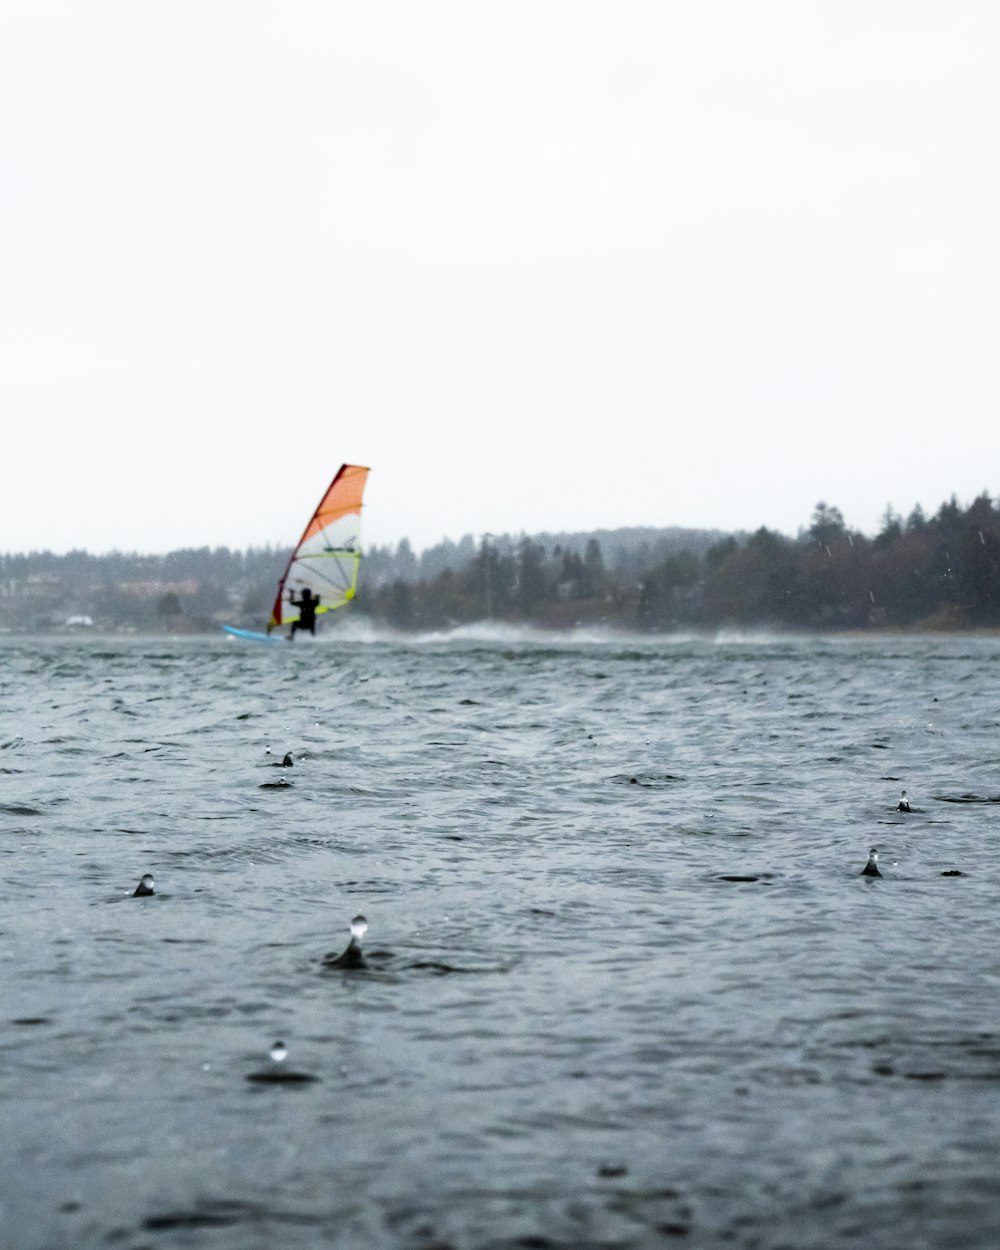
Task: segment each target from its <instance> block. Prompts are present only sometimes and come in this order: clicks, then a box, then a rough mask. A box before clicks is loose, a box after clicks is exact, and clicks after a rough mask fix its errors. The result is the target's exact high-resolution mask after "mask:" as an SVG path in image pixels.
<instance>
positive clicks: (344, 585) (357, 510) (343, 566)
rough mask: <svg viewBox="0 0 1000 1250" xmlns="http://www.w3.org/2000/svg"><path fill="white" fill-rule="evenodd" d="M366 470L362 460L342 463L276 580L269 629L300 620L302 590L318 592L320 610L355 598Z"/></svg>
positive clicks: (326, 609) (337, 606)
mask: <svg viewBox="0 0 1000 1250" xmlns="http://www.w3.org/2000/svg"><path fill="white" fill-rule="evenodd" d="M368 472H369V470H368V469H366V468H363V467H362V466H361V465H358V464H342V465H341V466H340V468H339V470H338V471H337V475H336V477H335V478H334V479H333V481H332V482H331V483H330V485H329V487H328V489H327V491H326V494H325V495H324V496H323V498H322V499H321V500H320V502H319V507H318V508H317V509H316V511H315V512H314V513H313V515H312V517H311V519H310V521H309V524H308V525H307V526H306V528H305V530H304V531H303V533H302V537H301V538H300V539H299V541H298V544H297V546H296V548H295V550H294V551H293V552H292V554H291V558H290V559H289V561H288V566H287V567H286V569H285V572H284V574H283V575H282V578H281V581H280V582H279V583H278V595H277V598H276V599H275V601H274V607H273V608H272V609H271V620H270V621H269V623H268V626H267V628H268V632H269V633H270V631H271V630H272V629H274V628H275V626H277V625H290V624H292V623H293V622H294V621H297V620H298V619H299V609H298V606H297V605H296V604H295V603H293V599H298V598H300V597H301V594H302V591H303V590H306V589H308V590H309V591H310V593H311V594H312V595H313V596H317V595H318V596H319V604H318V606H317V608H316V611H317V612H331V611H333V609H334V608H339V607H342V606H343V605H344V604H345V603H348V602H350V600H351V599H353V598H354V592H355V590H356V588H357V584H358V565H359V564H360V563H361V496H362V495H363V494H364V489H365V483H366V482H367V480H368Z"/></svg>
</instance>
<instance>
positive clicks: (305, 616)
mask: <svg viewBox="0 0 1000 1250" xmlns="http://www.w3.org/2000/svg"><path fill="white" fill-rule="evenodd" d="M288 602H289V603H291V604H293V605H294V606H295V607H297V608H298V610H299V619H298V620H297V621H292V632H291V633H290V634H289V635H288V640H289V642H291V641H293V640H294V638H295V631H296V630H297V629H308V631H309V632H310V634H312V636H313V637H314V638H315V637H316V609H317V608H318V607H319V595H314V594H313V592H312V591H311V590H310V589H309V587H308V586H303V588H302V594H301V595H300V596H299V597H298V598H297V599H296V597H295V591H294V590H290V591H289V592H288Z"/></svg>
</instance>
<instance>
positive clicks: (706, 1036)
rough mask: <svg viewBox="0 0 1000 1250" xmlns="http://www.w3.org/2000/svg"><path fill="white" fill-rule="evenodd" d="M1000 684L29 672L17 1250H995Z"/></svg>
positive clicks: (20, 909) (726, 657) (487, 641)
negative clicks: (286, 1076)
mask: <svg viewBox="0 0 1000 1250" xmlns="http://www.w3.org/2000/svg"><path fill="white" fill-rule="evenodd" d="M998 664H1000V640H998V639H994V638H967V637H961V638H956V637H950V638H941V637H934V638H926V637H924V638H905V639H903V638H874V639H866V638H843V639H779V638H766V637H761V638H750V639H747V638H744V639H739V638H731V639H728V640H727V639H711V640H709V639H683V638H676V639H655V640H653V639H644V640H637V639H622V638H613V637H607V638H595V639H591V640H590V641H586V640H574V639H570V638H562V639H553V640H545V639H541V640H540V639H537V638H536V639H532V638H530V637H520V638H519V637H513V636H512V637H504V636H503V635H502V634H490V633H488V632H485V631H484V633H483V635H482V636H481V637H479V638H478V639H477V637H476V636H475V635H474V634H472V635H466V636H465V637H462V638H459V637H454V638H450V639H440V640H433V639H431V640H417V641H413V642H409V643H404V642H396V643H393V642H385V641H382V642H379V641H367V642H364V643H361V642H352V641H351V640H350V638H349V637H348V636H346V635H345V634H344V632H343V631H341V633H340V634H339V635H338V636H336V637H335V638H333V639H326V640H320V641H317V642H316V643H315V644H310V643H308V642H307V643H306V644H305V645H302V646H299V644H296V646H295V647H294V648H293V647H263V646H254V645H252V644H243V643H239V642H230V641H227V640H224V639H219V640H216V639H180V640H165V639H152V640H151V639H124V640H122V639H117V638H115V639H107V638H105V639H95V638H88V639H84V640H77V639H57V640H48V639H42V640H38V639H31V640H18V639H15V638H7V639H5V640H0V695H2V702H0V872H2V884H0V901H2V906H0V992H2V997H0V1116H2V1119H0V1141H2V1145H3V1167H2V1169H0V1245H2V1246H4V1247H5V1250H6V1248H7V1247H10V1248H11V1250H35V1248H38V1247H46V1248H49V1247H51V1248H53V1250H54V1248H56V1247H74V1248H79V1247H91V1246H94V1247H105V1246H106V1247H123V1248H125V1250H138V1248H139V1247H152V1248H155V1250H159V1248H160V1247H174V1246H177V1247H181V1246H190V1247H196V1248H197V1250H245V1248H246V1247H257V1246H260V1247H283V1248H284V1247H291V1248H297V1247H311V1246H321V1245H322V1246H327V1245H329V1246H343V1247H355V1246H357V1247H366V1248H368V1247H387V1248H388V1250H397V1248H399V1250H480V1248H483V1247H490V1248H498V1250H499V1248H501V1247H503V1248H508V1247H525V1248H531V1247H534V1248H539V1247H560V1248H565V1250H587V1248H589V1247H609V1248H610V1247H646V1246H649V1247H653V1246H662V1245H670V1244H684V1243H685V1241H686V1244H689V1245H692V1246H694V1245H697V1246H700V1247H704V1246H734V1247H767V1248H772V1247H773V1248H775V1250H777V1248H778V1247H796V1248H799V1250H801V1248H809V1247H815V1248H817V1250H831V1248H834V1250H835V1248H838V1247H846V1246H851V1247H859V1246H861V1247H868V1246H876V1245H877V1246H879V1247H896V1246H898V1247H900V1248H901V1250H902V1248H903V1247H905V1248H907V1250H917V1248H919V1247H925V1246H926V1247H946V1246H956V1247H957V1246H961V1247H975V1246H984V1247H985V1246H993V1245H995V1244H996V1232H995V1230H996V1228H997V1226H998V1224H1000V1169H998V1167H997V1156H998V1146H1000V1116H998V1113H1000V1003H998V996H997V988H998V979H1000V945H998V937H1000V933H998V922H997V915H998V909H997V900H998V884H1000V870H998V866H997V855H996V848H995V839H996V827H997V816H998V813H1000V807H998V805H997V804H998V802H1000V735H998V730H1000V699H998V697H997V694H996V682H995V680H994V674H995V673H996V672H997V668H998ZM286 752H291V753H292V755H293V757H294V760H295V763H294V767H292V768H290V769H283V768H280V767H278V766H277V765H278V763H279V761H280V760H281V758H282V757H283V755H284V754H285V753H286ZM283 781H284V782H287V784H284V785H282V784H280V783H281V782H283ZM903 789H906V790H907V792H908V797H909V799H910V802H911V805H912V808H913V810H912V811H911V812H909V813H901V812H897V811H896V810H895V809H896V804H897V802H898V800H899V796H900V792H901V790H903ZM871 846H877V847H878V848H879V852H880V859H879V865H880V868H881V869H882V871H883V874H884V875H883V877H882V878H881V879H867V878H862V877H860V876H859V875H858V874H859V873H860V870H861V868H862V867H863V866H864V863H865V861H866V858H867V854H868V849H869V847H871ZM954 870H958V871H961V872H962V873H963V875H961V876H942V875H941V874H942V873H943V872H948V871H954ZM145 872H151V873H153V874H154V876H155V889H156V894H155V895H154V896H153V897H149V898H133V897H131V895H132V892H133V891H134V889H135V887H136V884H137V882H138V880H139V878H140V877H141V876H142V874H143V873H145ZM727 878H739V879H736V880H733V879H727ZM359 912H360V913H363V914H364V915H365V916H366V917H367V920H368V924H369V929H368V932H367V934H366V935H365V937H364V940H363V946H364V950H365V953H366V956H367V957H368V959H369V967H368V968H366V969H362V970H339V969H331V968H328V967H324V965H323V958H324V956H325V955H327V954H328V953H330V952H332V953H337V952H339V951H340V950H342V949H343V948H344V947H345V946H346V944H347V941H348V938H349V933H348V925H349V923H350V920H351V917H352V916H353V915H355V914H356V913H359ZM276 1038H282V1039H283V1040H284V1041H285V1042H286V1044H287V1047H288V1051H289V1054H288V1058H287V1060H286V1061H285V1065H284V1066H285V1067H286V1068H291V1069H293V1070H296V1071H298V1072H300V1073H306V1074H308V1075H311V1076H314V1077H315V1078H317V1079H316V1080H314V1081H312V1082H298V1083H296V1082H283V1083H266V1082H252V1081H248V1080H247V1079H246V1078H247V1076H248V1075H249V1074H251V1073H253V1072H255V1071H262V1070H267V1068H268V1064H269V1060H268V1051H269V1048H270V1046H271V1043H272V1042H273V1041H274V1040H275V1039H276Z"/></svg>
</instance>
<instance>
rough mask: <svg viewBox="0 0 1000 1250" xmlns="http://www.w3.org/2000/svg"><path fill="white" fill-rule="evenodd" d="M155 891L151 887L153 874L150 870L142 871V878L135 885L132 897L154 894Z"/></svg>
mask: <svg viewBox="0 0 1000 1250" xmlns="http://www.w3.org/2000/svg"><path fill="white" fill-rule="evenodd" d="M155 893H156V891H155V890H154V889H153V874H152V873H151V872H147V873H143V876H142V880H141V881H140V882H139V884H138V885H137V886H136V887H135V891H134V892H133V894H132V897H133V898H142V896H143V895H145V894H155Z"/></svg>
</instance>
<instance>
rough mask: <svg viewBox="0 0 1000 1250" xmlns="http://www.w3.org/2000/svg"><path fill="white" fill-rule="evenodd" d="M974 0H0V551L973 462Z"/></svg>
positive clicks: (929, 503)
mask: <svg viewBox="0 0 1000 1250" xmlns="http://www.w3.org/2000/svg"><path fill="white" fill-rule="evenodd" d="M998 35H1000V5H997V4H995V3H993V2H992V0H982V2H976V0H966V2H963V0H942V2H940V3H927V2H921V0H899V2H888V0H863V2H854V0H829V2H828V3H823V2H818V0H812V2H810V0H788V2H786V3H779V2H775V0H753V2H749V0H714V2H713V0H631V2H630V0H607V2H606V3H594V2H587V0H554V2H552V3H545V2H544V0H503V2H502V3H500V2H493V0H455V2H454V3H426V2H423V0H399V2H387V0H382V2H380V0H360V2H359V0H349V2H347V0H315V2H312V0H305V2H303V0H296V2H288V0H285V2H279V0H274V2H273V3H261V2H260V0H256V2H254V0H169V2H167V0H163V2H160V0H124V2H121V3H109V2H107V0H86V3H82V2H80V0H70V2H69V3H65V4H56V3H49V2H46V0H3V4H2V8H0V118H2V122H0V227H2V228H0V550H6V551H20V550H28V549H39V548H43V547H50V548H52V549H53V550H56V551H65V550H67V549H69V548H71V547H86V548H88V549H89V550H91V551H95V552H99V551H106V550H109V549H111V548H115V547H117V548H121V549H125V550H140V551H150V552H154V551H166V550H169V549H171V548H175V547H180V546H190V545H197V546H201V545H205V544H208V545H212V546H215V545H220V544H226V545H229V546H231V547H237V548H243V547H247V546H250V545H257V544H262V543H267V542H272V543H275V544H278V545H287V544H290V543H291V542H293V541H294V540H295V539H296V538H297V537H298V534H299V532H300V530H301V528H302V526H303V525H304V523H305V521H306V519H307V517H308V514H309V513H310V512H311V510H312V508H313V507H314V506H315V504H316V502H317V500H318V499H319V496H320V494H321V493H322V491H323V490H324V488H325V487H326V485H327V483H328V481H329V479H330V478H331V477H332V475H333V473H334V471H335V470H336V469H337V467H338V466H339V465H340V463H341V462H342V461H345V460H346V461H353V462H355V463H361V464H368V465H370V466H371V467H372V469H373V473H372V476H371V478H370V481H369V489H368V495H367V500H366V505H367V506H366V516H365V527H364V536H365V539H366V541H367V542H368V543H369V544H372V543H376V542H377V543H385V542H395V541H397V540H399V539H400V538H402V537H404V536H406V537H409V538H410V540H411V541H412V542H413V543H414V545H416V546H417V547H423V546H426V545H428V544H430V543H433V542H436V541H438V540H439V539H440V538H442V537H445V536H448V537H451V538H455V539H457V538H460V537H461V536H462V535H463V534H464V533H468V532H472V533H476V534H479V533H482V532H484V531H491V532H494V533H497V532H503V531H509V532H520V531H521V530H525V531H527V532H529V533H530V532H535V531H539V530H573V529H592V528H598V527H616V526H621V525H692V526H703V527H712V528H715V527H717V528H722V529H755V528H756V527H757V526H759V525H768V526H770V527H772V528H775V529H779V530H782V531H784V532H786V533H794V532H796V531H797V530H798V528H799V527H800V526H803V525H806V524H808V521H809V516H810V514H811V512H812V509H813V507H814V505H815V504H816V502H817V501H818V500H820V499H824V500H826V501H827V502H828V503H830V504H834V505H836V506H838V507H839V508H840V509H841V510H842V511H843V513H844V516H845V518H846V520H847V522H848V524H849V525H851V526H854V527H856V528H859V529H861V530H863V531H864V532H866V533H872V532H875V531H876V530H877V529H878V526H879V519H880V517H881V514H882V513H883V511H884V508H885V506H886V504H887V503H890V502H891V503H892V504H894V505H895V507H896V508H897V509H898V510H900V511H902V512H903V513H904V514H906V513H908V512H909V511H910V509H911V508H912V507H913V505H914V504H915V503H917V502H920V503H921V504H922V505H923V506H924V507H925V509H927V510H929V511H930V510H936V508H937V507H938V505H939V504H940V503H941V502H942V501H943V500H944V499H946V498H947V497H948V496H950V495H951V494H952V493H953V492H954V493H956V494H957V495H958V497H959V500H960V501H961V502H963V503H964V502H969V501H971V499H972V498H973V497H974V496H975V495H977V494H978V493H979V492H980V491H982V490H984V489H986V490H987V491H989V492H990V493H991V494H996V493H998V492H1000V472H998V467H997V465H998V462H997V456H996V453H997V450H998V443H1000V437H998V422H997V419H996V417H997V408H998V397H1000V351H998V345H1000V160H998V122H1000V72H998V69H997V66H998V64H1000V40H998Z"/></svg>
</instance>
